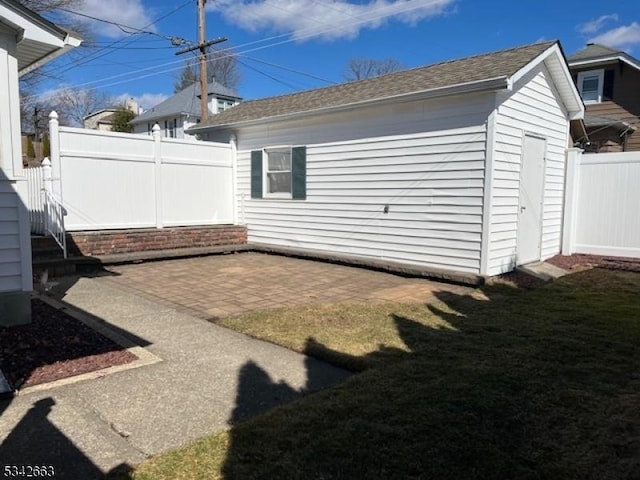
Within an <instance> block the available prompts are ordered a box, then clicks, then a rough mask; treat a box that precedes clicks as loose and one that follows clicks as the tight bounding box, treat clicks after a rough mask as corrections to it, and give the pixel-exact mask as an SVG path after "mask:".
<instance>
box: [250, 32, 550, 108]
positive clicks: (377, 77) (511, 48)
mask: <svg viewBox="0 0 640 480" xmlns="http://www.w3.org/2000/svg"><path fill="white" fill-rule="evenodd" d="M556 43H558V40H549V41H545V42H536V43H529V44H526V45H520V46H518V47H510V48H504V49H501V50H495V51H492V52H485V53H478V54H474V55H469V56H466V57H458V58H454V59H449V60H443V61H440V62H436V63H430V64H427V65H419V66H416V67H411V68H407V69H404V70H398V71H396V72H390V73H385V74H383V75H378V76H376V77H371V78H363V79H362V80H353V81H347V82H341V83H337V84H335V85H327V86H324V87H317V88H309V89H307V90H300V91H298V92H292V93H284V94H282V95H274V96H270V97H262V98H254V99H251V100H245V101H243V102H242V103H243V104H244V105H246V104H250V103H255V102H260V101H263V100H267V99H268V100H271V99H280V98H287V97H294V96H296V95H303V94H305V93H308V92H312V91H313V92H319V91H322V90H327V89H332V88H338V87H341V86H345V85H350V86H351V85H358V84H359V85H364V84H366V83H368V82H376V81H379V80H380V79H383V78H389V77H390V76H393V75H402V74H406V73H409V72H415V71H418V70H422V69H427V68H432V67H436V66H438V65H446V64H451V63H455V62H460V61H465V60H471V59H474V58H481V57H485V56H491V55H498V54H502V53H506V52H509V51H516V50H523V49H525V48H531V47H535V46H542V45H549V47H551V46H552V45H554V44H556Z"/></svg>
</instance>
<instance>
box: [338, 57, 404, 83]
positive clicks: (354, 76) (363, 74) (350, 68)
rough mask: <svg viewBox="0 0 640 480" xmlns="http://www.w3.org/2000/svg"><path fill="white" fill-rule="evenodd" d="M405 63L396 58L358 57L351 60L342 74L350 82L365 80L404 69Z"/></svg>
mask: <svg viewBox="0 0 640 480" xmlns="http://www.w3.org/2000/svg"><path fill="white" fill-rule="evenodd" d="M403 68H404V65H403V64H402V62H400V61H399V60H396V59H395V58H385V59H382V60H377V59H375V58H364V57H358V58H354V59H352V60H349V64H348V65H347V68H346V69H345V71H344V73H343V74H342V76H343V77H344V79H345V80H347V81H348V82H353V81H355V80H364V79H365V78H373V77H379V76H380V75H385V74H387V73H393V72H397V71H398V70H402V69H403Z"/></svg>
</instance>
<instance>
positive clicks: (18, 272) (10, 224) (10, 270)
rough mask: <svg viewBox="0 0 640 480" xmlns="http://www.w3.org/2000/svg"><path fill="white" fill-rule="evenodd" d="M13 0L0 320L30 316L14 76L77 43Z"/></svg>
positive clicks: (5, 1)
mask: <svg viewBox="0 0 640 480" xmlns="http://www.w3.org/2000/svg"><path fill="white" fill-rule="evenodd" d="M80 42H81V40H80V38H77V37H75V36H74V35H73V34H70V33H69V32H66V31H65V30H63V29H61V28H59V27H57V26H56V25H54V24H53V23H51V22H49V21H47V20H45V19H44V18H42V17H41V16H39V15H38V14H36V13H34V12H33V11H31V10H29V9H27V8H25V7H24V6H22V5H21V4H19V3H18V2H16V1H14V0H0V91H1V92H2V95H1V96H0V126H1V127H2V128H1V129H0V325H5V326H6V325H16V324H21V323H28V322H29V321H30V319H31V297H30V292H31V290H32V286H33V281H32V278H31V236H30V228H29V214H28V211H27V207H26V203H27V180H26V177H25V174H24V170H23V166H22V149H21V141H20V96H19V92H18V78H19V76H21V75H24V74H26V73H28V72H30V71H32V70H34V69H36V68H38V67H39V66H41V65H43V64H45V63H47V62H49V61H51V60H53V59H54V58H56V57H57V56H58V55H60V54H62V53H64V52H65V51H66V50H67V49H69V48H72V47H76V46H78V45H79V44H80Z"/></svg>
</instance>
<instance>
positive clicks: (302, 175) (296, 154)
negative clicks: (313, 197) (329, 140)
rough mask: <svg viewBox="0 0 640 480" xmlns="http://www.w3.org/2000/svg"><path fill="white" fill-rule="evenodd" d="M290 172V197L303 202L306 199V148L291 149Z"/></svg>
mask: <svg viewBox="0 0 640 480" xmlns="http://www.w3.org/2000/svg"><path fill="white" fill-rule="evenodd" d="M291 170H292V180H291V183H292V188H291V197H292V198H293V199H298V200H304V199H305V198H307V147H293V148H292V149H291Z"/></svg>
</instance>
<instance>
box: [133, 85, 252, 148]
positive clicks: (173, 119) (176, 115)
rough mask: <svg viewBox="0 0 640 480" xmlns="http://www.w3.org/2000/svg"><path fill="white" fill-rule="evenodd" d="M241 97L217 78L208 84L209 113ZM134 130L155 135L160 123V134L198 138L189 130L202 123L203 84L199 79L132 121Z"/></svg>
mask: <svg viewBox="0 0 640 480" xmlns="http://www.w3.org/2000/svg"><path fill="white" fill-rule="evenodd" d="M240 100H241V98H240V97H239V96H238V94H237V93H236V92H235V91H234V90H231V89H230V88H227V87H225V86H224V85H221V84H219V83H218V82H216V81H215V80H214V81H212V82H210V83H209V85H208V86H207V107H208V109H209V116H211V115H216V114H218V113H220V112H224V111H225V110H228V109H230V108H231V107H234V106H236V105H237V104H238V103H239V102H240ZM129 123H130V124H131V125H132V126H133V133H141V134H143V135H151V132H152V129H153V126H154V125H155V124H156V123H157V124H158V126H159V127H160V134H161V135H162V136H163V137H166V138H194V137H190V136H189V135H187V136H186V137H185V131H186V130H188V129H189V128H190V127H193V126H195V125H197V124H198V123H200V84H199V83H198V82H196V83H194V84H193V85H190V86H188V87H187V88H185V89H183V90H181V91H179V92H178V93H176V94H175V95H172V96H171V97H169V98H167V99H166V100H165V101H163V102H161V103H159V104H158V105H156V106H155V107H153V108H150V109H149V110H147V111H146V112H143V113H142V114H140V115H138V116H137V117H136V118H134V119H133V120H131V122H129Z"/></svg>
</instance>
